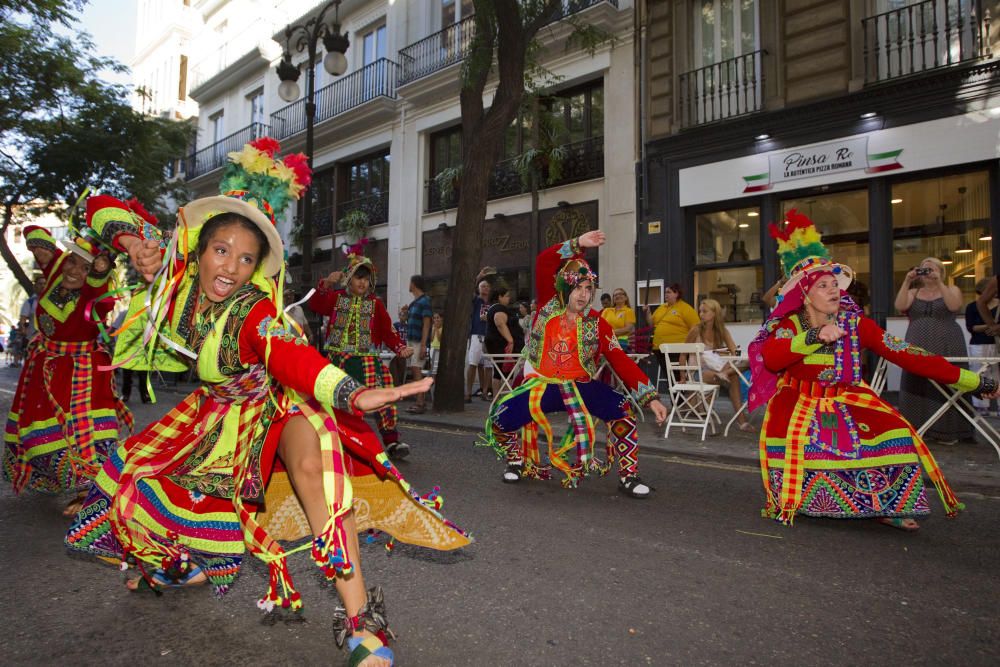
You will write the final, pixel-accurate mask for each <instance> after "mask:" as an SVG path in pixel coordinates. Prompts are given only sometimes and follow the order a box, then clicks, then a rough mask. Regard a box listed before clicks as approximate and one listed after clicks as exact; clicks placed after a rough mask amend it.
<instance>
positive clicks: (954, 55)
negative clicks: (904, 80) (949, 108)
mask: <svg viewBox="0 0 1000 667" xmlns="http://www.w3.org/2000/svg"><path fill="white" fill-rule="evenodd" d="M982 16H983V14H982V3H981V0H926V1H925V2H919V3H916V4H912V5H908V6H906V7H901V8H899V9H894V10H892V11H889V12H884V13H882V14H878V15H877V16H872V17H869V18H866V19H864V20H863V21H862V22H861V24H862V26H863V30H864V40H865V47H864V61H865V83H877V82H880V81H888V80H890V79H896V78H898V77H902V76H908V75H910V74H916V73H919V72H924V71H927V70H933V69H938V68H941V67H950V66H952V65H956V64H958V63H963V62H968V61H970V60H977V59H979V58H982V57H989V56H990V52H989V46H988V45H987V40H986V37H987V35H988V34H989V18H988V15H987V18H986V19H985V20H980V17H982Z"/></svg>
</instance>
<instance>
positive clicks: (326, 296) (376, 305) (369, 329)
mask: <svg viewBox="0 0 1000 667" xmlns="http://www.w3.org/2000/svg"><path fill="white" fill-rule="evenodd" d="M363 253H364V244H357V245H355V246H352V247H350V248H348V249H347V267H346V268H345V269H344V270H343V271H334V272H333V273H331V274H330V275H329V276H327V277H326V278H324V279H322V280H320V281H319V285H318V286H317V288H316V291H315V292H314V293H313V295H312V297H310V299H309V309H310V310H312V311H313V312H314V313H316V314H317V315H325V316H327V317H329V318H330V324H329V325H328V327H327V332H328V333H327V338H326V346H325V350H326V354H327V357H328V358H329V359H330V361H332V362H333V363H334V364H335V365H336V366H339V367H340V368H341V369H343V370H344V371H346V372H347V374H348V375H350V376H351V377H352V378H354V379H355V380H357V381H358V382H360V383H361V384H363V385H364V386H366V387H392V386H393V382H392V374H391V373H389V369H387V368H386V367H385V365H384V364H383V363H382V359H381V358H380V357H379V352H380V350H381V348H382V346H383V345H385V346H386V347H388V348H389V349H390V350H392V351H393V352H395V353H396V354H397V355H399V356H400V357H402V358H403V359H406V358H409V357H410V356H411V355H412V354H413V350H412V349H409V348H407V346H406V341H405V340H403V339H402V338H400V337H399V335H398V334H397V333H396V330H395V329H394V328H393V326H392V319H391V318H390V317H389V312H388V311H387V310H386V309H385V304H383V303H382V300H381V299H379V298H378V297H377V296H375V278H376V274H375V264H373V263H372V261H371V259H369V258H368V257H365V256H364V254H363ZM340 284H343V285H344V288H341V289H338V288H337V286H338V285H340ZM378 430H379V433H380V434H381V435H382V442H383V443H384V444H385V450H386V452H388V454H389V456H390V458H394V459H402V458H405V457H406V456H407V455H408V454H409V453H410V446H409V445H407V444H406V443H405V442H401V441H400V439H399V431H398V430H396V406H395V405H387V406H385V407H384V408H382V409H381V410H379V411H378Z"/></svg>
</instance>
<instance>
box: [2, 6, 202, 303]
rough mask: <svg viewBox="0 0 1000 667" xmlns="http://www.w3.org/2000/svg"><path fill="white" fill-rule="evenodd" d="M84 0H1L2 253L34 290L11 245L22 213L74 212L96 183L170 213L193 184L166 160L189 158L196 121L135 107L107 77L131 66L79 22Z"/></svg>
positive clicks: (124, 90) (96, 189) (104, 190)
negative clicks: (99, 49) (106, 54)
mask: <svg viewBox="0 0 1000 667" xmlns="http://www.w3.org/2000/svg"><path fill="white" fill-rule="evenodd" d="M83 4H84V3H83V2H82V1H80V0H75V1H73V0H71V1H59V0H34V1H31V2H16V3H15V2H9V1H7V0H0V62H2V63H3V64H2V65H0V97H2V99H4V104H3V105H0V203H2V206H3V220H2V223H0V255H2V256H3V258H4V260H5V262H6V263H7V266H8V267H10V269H11V271H12V272H14V274H15V275H16V276H17V277H18V280H19V281H20V282H21V283H22V285H24V286H25V288H26V289H27V288H28V286H29V285H30V283H29V282H28V278H27V276H26V275H25V274H24V271H23V270H22V269H21V267H20V266H19V265H18V264H17V262H16V261H15V259H14V256H13V253H12V252H11V251H10V248H8V247H7V246H6V234H5V233H6V231H7V228H8V227H9V225H10V224H11V223H12V222H13V221H14V217H15V214H16V213H17V212H19V211H31V210H32V209H34V208H51V209H52V210H65V209H66V206H71V205H72V204H73V203H75V202H76V200H77V199H78V198H79V197H80V196H81V195H82V194H83V193H84V192H85V191H87V189H88V188H90V189H91V191H92V192H100V193H106V194H111V195H114V196H118V197H131V196H135V197H138V198H139V200H140V201H142V202H143V203H144V204H145V205H146V206H147V207H148V208H149V209H150V210H151V211H152V212H154V213H156V214H158V215H159V216H160V218H161V220H164V221H165V220H168V219H169V218H168V217H167V215H166V213H167V208H168V207H170V205H171V201H172V200H175V199H176V198H179V197H183V196H184V188H183V183H182V182H181V181H179V180H174V179H169V178H168V177H167V173H166V168H167V166H168V165H170V164H171V163H172V162H173V161H174V160H176V159H178V158H181V157H182V156H183V155H184V153H185V151H186V149H187V146H188V142H189V139H190V137H191V133H192V131H193V127H192V126H191V124H190V123H187V122H178V121H174V120H169V119H164V118H156V117H151V116H145V115H143V114H141V113H139V112H137V111H135V110H133V109H132V107H131V105H130V104H129V91H128V90H127V88H125V87H124V86H120V85H115V84H111V83H108V82H106V81H103V80H101V78H100V75H99V73H100V72H102V71H109V70H110V71H122V70H123V69H124V67H123V66H122V65H120V64H118V63H116V62H114V61H111V60H109V59H106V58H100V57H98V56H96V55H94V45H93V43H92V42H91V41H90V39H89V37H88V36H87V35H86V34H85V33H81V32H79V31H77V32H75V33H74V34H73V36H72V37H67V36H64V35H61V34H59V33H57V32H56V29H55V27H56V26H59V25H62V26H64V27H65V28H68V29H70V30H76V26H75V18H74V13H75V12H78V11H79V10H80V9H81V8H82V5H83Z"/></svg>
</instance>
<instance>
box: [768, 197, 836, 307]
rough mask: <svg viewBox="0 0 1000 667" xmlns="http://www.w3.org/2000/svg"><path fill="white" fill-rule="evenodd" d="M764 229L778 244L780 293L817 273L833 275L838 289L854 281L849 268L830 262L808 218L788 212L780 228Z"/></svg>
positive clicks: (814, 227)
mask: <svg viewBox="0 0 1000 667" xmlns="http://www.w3.org/2000/svg"><path fill="white" fill-rule="evenodd" d="M768 229H769V231H770V233H771V237H772V238H774V239H775V240H777V242H778V259H779V260H780V261H781V268H782V270H783V271H784V272H785V277H786V278H788V282H786V283H785V284H784V285H783V286H782V288H781V294H787V293H788V292H789V291H790V290H791V289H792V288H794V287H795V286H797V285H798V284H799V282H800V281H801V280H802V279H803V278H806V277H808V276H810V275H815V274H817V273H831V274H833V276H834V277H835V278H836V279H837V283H838V284H839V285H840V289H842V290H846V289H847V287H848V286H849V285H850V284H851V280H853V278H854V272H853V271H852V270H851V267H849V266H846V265H844V264H839V263H837V262H834V261H833V259H831V257H830V251H829V250H827V249H826V246H825V245H823V239H822V237H821V236H820V233H819V231H817V230H816V226H815V225H814V224H813V221H812V220H810V219H809V218H808V217H806V216H804V215H802V214H801V213H799V212H798V211H797V210H795V209H791V210H789V211H788V213H786V214H785V226H784V229H782V228H779V227H778V226H777V225H775V224H774V223H771V225H770V226H769V227H768Z"/></svg>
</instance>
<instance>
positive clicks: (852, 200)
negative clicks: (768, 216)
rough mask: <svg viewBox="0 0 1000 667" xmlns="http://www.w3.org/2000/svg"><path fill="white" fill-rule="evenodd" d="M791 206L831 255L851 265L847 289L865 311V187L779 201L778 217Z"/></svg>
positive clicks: (867, 301) (868, 282)
mask: <svg viewBox="0 0 1000 667" xmlns="http://www.w3.org/2000/svg"><path fill="white" fill-rule="evenodd" d="M791 209H796V210H797V211H798V212H799V213H802V214H804V215H806V216H808V217H809V219H811V220H812V221H813V224H815V225H816V229H817V230H818V231H819V233H820V234H821V235H822V236H823V245H825V246H826V247H827V249H828V250H829V251H830V255H831V256H832V257H833V259H835V260H836V261H838V262H842V263H844V264H846V265H848V266H850V267H851V268H852V269H854V283H853V284H852V285H851V288H850V291H851V293H852V295H853V296H854V298H855V301H857V302H858V305H860V306H861V307H862V308H864V309H865V311H866V312H868V311H869V307H870V305H871V298H870V296H869V294H870V292H869V287H870V285H871V254H870V251H869V244H868V235H869V221H868V191H867V190H851V191H849V192H837V193H834V194H829V195H816V196H809V197H802V198H797V199H786V200H785V201H783V202H781V214H782V217H784V215H785V213H787V212H788V211H790V210H791Z"/></svg>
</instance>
